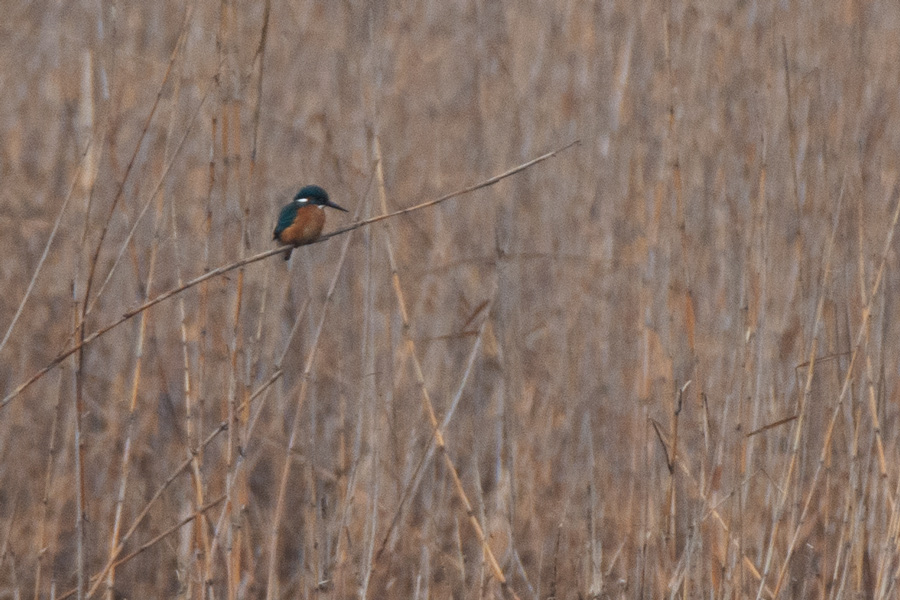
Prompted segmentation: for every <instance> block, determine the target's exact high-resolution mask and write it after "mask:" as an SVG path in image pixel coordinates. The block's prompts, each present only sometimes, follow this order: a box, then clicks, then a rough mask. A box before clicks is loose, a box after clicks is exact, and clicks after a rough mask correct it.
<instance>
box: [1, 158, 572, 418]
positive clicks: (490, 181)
mask: <svg viewBox="0 0 900 600" xmlns="http://www.w3.org/2000/svg"><path fill="white" fill-rule="evenodd" d="M578 143H580V140H575V141H574V142H570V143H568V144H566V145H565V146H562V147H560V148H557V149H556V150H553V151H551V152H547V153H546V154H542V155H541V156H538V157H537V158H534V159H532V160H530V161H528V162H526V163H522V164H521V165H519V166H517V167H513V168H512V169H509V170H508V171H504V172H503V173H500V174H499V175H495V176H494V177H491V178H490V179H486V180H484V181H482V182H481V183H477V184H475V185H473V186H469V187H467V188H463V189H461V190H458V191H456V192H453V193H450V194H447V195H445V196H441V197H440V198H437V199H436V200H430V201H428V202H423V203H421V204H417V205H415V206H411V207H409V208H404V209H402V210H398V211H396V212H392V213H389V214H386V215H379V216H377V217H372V218H370V219H364V220H362V221H359V222H357V223H353V224H351V225H348V226H347V227H344V228H342V229H338V230H337V231H333V232H331V233H328V234H325V235H323V236H322V237H320V238H319V239H317V240H315V241H314V242H311V243H313V244H317V243H319V242H323V241H325V240H327V239H329V238H331V237H334V236H336V235H341V234H344V233H347V232H349V231H353V230H354V229H358V228H360V227H365V226H367V225H371V224H373V223H377V222H379V221H383V220H385V219H390V218H393V217H398V216H400V215H405V214H408V213H411V212H414V211H417V210H421V209H423V208H429V207H431V206H435V205H437V204H440V203H442V202H445V201H446V200H450V199H451V198H455V197H457V196H462V195H464V194H468V193H470V192H474V191H475V190H479V189H481V188H485V187H489V186H492V185H494V184H495V183H497V182H499V181H501V180H503V179H506V178H507V177H511V176H513V175H515V174H517V173H521V172H522V171H524V170H526V169H528V168H530V167H533V166H534V165H536V164H538V163H540V162H543V161H545V160H547V159H548V158H552V157H554V156H556V155H557V154H559V153H560V152H562V151H564V150H567V149H569V148H571V147H572V146H574V145H576V144H578ZM289 248H291V246H279V247H278V248H273V249H271V250H266V251H265V252H260V253H259V254H255V255H253V256H249V257H247V258H244V259H242V260H239V261H237V262H234V263H231V264H228V265H223V266H221V267H219V268H217V269H213V270H212V271H209V272H208V273H204V274H203V275H200V276H199V277H195V278H194V279H191V280H190V281H188V282H187V283H185V284H184V285H181V286H178V287H176V288H173V289H171V290H169V291H167V292H163V293H162V294H160V295H159V296H156V297H155V298H153V299H152V300H148V301H147V302H145V303H143V304H141V305H140V306H138V307H137V308H133V309H131V310H129V311H127V312H126V313H125V314H124V315H122V317H120V318H119V319H117V320H115V321H113V322H112V323H110V324H108V325H106V326H104V327H101V328H100V329H98V330H96V331H94V332H93V333H91V334H90V335H88V336H85V338H84V339H83V340H81V341H80V342H79V343H77V344H75V345H74V346H72V347H71V348H68V349H67V350H64V351H63V352H62V353H60V354H59V355H57V356H56V358H54V359H53V360H51V361H50V362H49V363H47V365H46V366H44V367H43V368H41V369H40V370H39V371H37V372H36V373H34V374H33V375H32V376H31V377H29V378H28V379H27V380H25V381H24V382H23V383H21V384H19V385H18V386H17V387H16V388H15V389H14V390H13V391H12V392H10V393H9V394H7V395H6V396H5V397H4V398H3V400H0V410H2V409H3V408H5V407H6V405H8V404H9V403H10V402H12V401H13V400H14V399H15V398H16V397H18V396H19V395H20V394H21V393H22V392H24V391H25V390H26V389H28V388H29V387H30V386H31V385H32V384H33V383H35V382H36V381H37V380H38V379H40V378H41V377H43V376H44V375H46V374H47V373H48V372H49V371H50V370H51V369H53V367H55V366H56V365H58V364H60V363H61V362H62V361H64V360H65V359H66V358H68V357H69V356H71V355H72V354H74V353H75V352H77V351H78V350H80V349H81V348H82V347H84V346H86V345H88V344H90V343H91V342H93V341H94V340H96V339H97V338H99V337H102V336H103V335H105V334H107V333H109V332H110V331H111V330H113V329H115V328H116V327H118V326H119V325H121V324H122V323H125V322H126V321H128V320H129V319H131V318H132V317H134V316H136V315H138V314H140V313H142V312H143V311H145V310H147V309H148V308H150V307H152V306H155V305H157V304H159V303H160V302H162V301H164V300H168V299H169V298H171V297H172V296H175V295H177V294H180V293H181V292H183V291H185V290H188V289H190V288H192V287H194V286H195V285H198V284H200V283H203V282H204V281H207V280H208V279H212V278H213V277H218V276H219V275H223V274H225V273H228V272H230V271H233V270H235V269H239V268H240V267H243V266H245V265H249V264H252V263H255V262H259V261H261V260H264V259H266V258H268V257H270V256H275V255H276V254H279V255H280V254H283V253H284V252H285V251H286V250H288V249H289Z"/></svg>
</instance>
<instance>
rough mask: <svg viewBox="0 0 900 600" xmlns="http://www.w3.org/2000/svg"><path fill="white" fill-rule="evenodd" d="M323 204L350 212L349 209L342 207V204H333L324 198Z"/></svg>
mask: <svg viewBox="0 0 900 600" xmlns="http://www.w3.org/2000/svg"><path fill="white" fill-rule="evenodd" d="M325 206H330V207H331V208H336V209H338V210H342V211H344V212H350V211H348V210H347V209H346V208H344V207H343V206H338V205H337V204H335V203H334V202H332V201H331V200H326V201H325Z"/></svg>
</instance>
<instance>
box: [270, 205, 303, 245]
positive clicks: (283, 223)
mask: <svg viewBox="0 0 900 600" xmlns="http://www.w3.org/2000/svg"><path fill="white" fill-rule="evenodd" d="M296 218H297V205H296V204H294V203H293V202H291V203H290V204H288V205H287V206H285V207H284V208H282V209H281V212H280V213H279V214H278V223H276V224H275V235H274V237H275V238H277V237H278V235H279V234H280V233H281V232H282V231H284V230H285V229H287V228H288V227H290V226H291V225H292V224H293V222H294V219H296Z"/></svg>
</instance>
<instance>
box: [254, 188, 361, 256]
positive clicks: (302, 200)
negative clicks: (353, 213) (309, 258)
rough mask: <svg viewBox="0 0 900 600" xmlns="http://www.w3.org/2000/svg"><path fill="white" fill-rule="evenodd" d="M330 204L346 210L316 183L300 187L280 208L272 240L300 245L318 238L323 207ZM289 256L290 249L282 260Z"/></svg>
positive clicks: (321, 225)
mask: <svg viewBox="0 0 900 600" xmlns="http://www.w3.org/2000/svg"><path fill="white" fill-rule="evenodd" d="M326 206H330V207H331V208H336V209H338V210H342V211H344V212H347V209H346V208H343V207H340V206H338V205H337V204H335V203H334V202H332V201H331V200H329V199H328V192H326V191H325V190H323V189H322V188H320V187H319V186H317V185H307V186H305V187H302V188H300V191H299V192H297V195H296V196H294V199H293V200H291V203H290V204H288V205H287V206H285V207H284V208H282V209H281V212H280V213H279V214H278V223H277V224H276V225H275V232H274V234H273V236H272V239H273V240H278V241H279V242H281V243H282V244H293V245H294V247H295V248H296V247H297V246H302V245H303V244H308V243H310V242H313V241H315V240H316V239H318V237H319V235H320V234H321V233H322V227H323V226H324V225H325V207H326ZM290 257H291V250H288V251H287V254H285V255H284V260H287V259H289V258H290Z"/></svg>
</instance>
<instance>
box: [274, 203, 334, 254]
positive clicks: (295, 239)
mask: <svg viewBox="0 0 900 600" xmlns="http://www.w3.org/2000/svg"><path fill="white" fill-rule="evenodd" d="M324 226H325V211H324V210H322V209H321V208H319V207H318V206H304V207H302V208H300V209H298V210H297V216H296V217H294V222H293V223H292V224H291V226H290V227H288V228H286V229H285V230H284V231H282V232H281V235H279V236H278V239H279V240H280V241H281V242H282V243H283V244H293V245H295V246H302V245H303V244H308V243H310V242H312V241H314V240H315V239H316V238H318V237H319V234H321V233H322V227H324Z"/></svg>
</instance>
